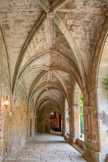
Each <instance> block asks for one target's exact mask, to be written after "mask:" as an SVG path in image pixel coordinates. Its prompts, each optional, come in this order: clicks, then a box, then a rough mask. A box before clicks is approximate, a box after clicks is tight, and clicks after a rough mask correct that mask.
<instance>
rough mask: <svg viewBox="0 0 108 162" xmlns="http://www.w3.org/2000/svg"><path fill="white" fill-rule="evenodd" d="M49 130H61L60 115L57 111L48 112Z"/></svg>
mask: <svg viewBox="0 0 108 162" xmlns="http://www.w3.org/2000/svg"><path fill="white" fill-rule="evenodd" d="M50 130H53V131H57V132H61V115H60V114H59V113H58V112H51V113H50Z"/></svg>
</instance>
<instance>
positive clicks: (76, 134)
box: [73, 104, 80, 143]
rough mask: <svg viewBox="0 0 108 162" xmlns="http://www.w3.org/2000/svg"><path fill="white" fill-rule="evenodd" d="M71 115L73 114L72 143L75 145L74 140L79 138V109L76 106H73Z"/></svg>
mask: <svg viewBox="0 0 108 162" xmlns="http://www.w3.org/2000/svg"><path fill="white" fill-rule="evenodd" d="M73 114H74V121H73V122H74V123H73V124H74V137H73V142H74V143H75V141H76V139H77V138H79V137H80V107H79V105H77V104H74V105H73Z"/></svg>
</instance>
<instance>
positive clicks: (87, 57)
mask: <svg viewBox="0 0 108 162" xmlns="http://www.w3.org/2000/svg"><path fill="white" fill-rule="evenodd" d="M107 10H108V2H107V0H95V1H93V0H30V1H24V2H23V1H22V0H18V1H15V2H13V1H11V2H7V0H4V1H0V11H1V12H4V13H5V12H8V14H7V17H6V18H5V20H8V25H6V24H3V22H2V28H3V30H4V36H5V43H6V46H7V54H8V56H9V60H8V61H9V65H10V77H11V89H12V93H13V94H14V93H15V91H17V90H18V88H19V87H20V86H21V84H22V83H23V82H24V84H25V87H26V91H27V98H28V102H29V103H30V102H31V100H33V102H34V103H35V107H37V108H40V109H41V108H42V107H45V105H48V104H52V105H54V106H55V107H56V108H58V110H59V112H60V111H61V109H62V106H63V105H62V101H63V100H64V98H66V99H67V100H68V103H69V102H71V101H70V96H71V93H72V91H71V90H72V87H73V83H74V81H76V82H77V83H78V85H79V86H80V88H81V89H83V88H84V87H85V86H86V83H85V79H87V75H88V73H89V70H88V69H89V68H90V67H91V65H92V59H93V56H94V49H95V48H94V47H95V44H96V41H97V38H98V31H99V30H100V28H101V26H102V25H103V23H104V20H105V16H106V15H107ZM4 16H6V15H4ZM92 29H95V30H92ZM23 88H24V87H23Z"/></svg>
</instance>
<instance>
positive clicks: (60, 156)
mask: <svg viewBox="0 0 108 162" xmlns="http://www.w3.org/2000/svg"><path fill="white" fill-rule="evenodd" d="M5 161H7V160H5ZM8 162H86V161H85V160H84V159H83V158H82V156H81V154H80V153H79V152H78V151H76V150H75V149H74V148H73V147H72V146H70V145H69V144H68V143H66V141H65V140H64V138H63V137H62V136H60V135H54V134H38V135H35V136H34V137H33V138H32V139H31V140H30V142H28V143H27V145H25V147H24V148H23V149H22V150H21V151H20V152H19V153H18V154H17V155H16V157H13V159H11V160H8Z"/></svg>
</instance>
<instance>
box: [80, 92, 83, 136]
mask: <svg viewBox="0 0 108 162" xmlns="http://www.w3.org/2000/svg"><path fill="white" fill-rule="evenodd" d="M79 115H80V138H83V139H84V111H83V94H82V92H81V95H80V114H79Z"/></svg>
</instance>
